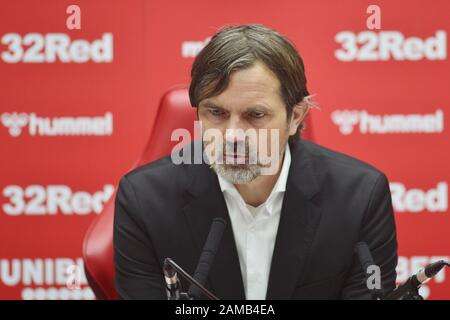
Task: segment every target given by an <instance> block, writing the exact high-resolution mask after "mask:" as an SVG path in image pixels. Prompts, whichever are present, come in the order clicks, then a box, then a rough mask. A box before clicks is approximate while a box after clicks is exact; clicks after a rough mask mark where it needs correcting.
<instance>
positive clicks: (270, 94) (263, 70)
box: [200, 62, 282, 108]
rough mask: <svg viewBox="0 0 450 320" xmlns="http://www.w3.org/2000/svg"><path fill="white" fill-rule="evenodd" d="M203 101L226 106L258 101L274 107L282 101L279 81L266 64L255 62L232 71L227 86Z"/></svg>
mask: <svg viewBox="0 0 450 320" xmlns="http://www.w3.org/2000/svg"><path fill="white" fill-rule="evenodd" d="M204 102H210V103H214V104H216V105H218V106H222V107H228V108H232V107H246V106H249V105H250V104H258V103H263V104H266V105H268V106H273V107H275V106H276V105H278V104H280V103H282V100H281V96H280V82H279V80H278V78H277V76H276V75H275V74H274V73H273V72H272V71H271V70H270V69H269V68H268V67H267V66H266V65H264V64H263V63H261V62H256V63H255V64H254V65H253V66H252V67H250V68H247V69H243V70H238V71H235V72H233V73H232V74H231V76H230V80H229V83H228V86H227V88H226V89H225V90H224V91H223V92H222V93H220V94H219V95H216V96H214V97H210V98H208V99H205V100H204ZM201 104H202V103H200V105H201Z"/></svg>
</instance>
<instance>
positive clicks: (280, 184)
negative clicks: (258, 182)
mask: <svg viewBox="0 0 450 320" xmlns="http://www.w3.org/2000/svg"><path fill="white" fill-rule="evenodd" d="M290 166H291V150H290V147H289V144H286V148H285V152H284V159H283V166H282V168H281V171H280V175H279V176H278V179H277V182H276V183H275V186H274V187H273V189H272V192H271V193H270V195H269V197H268V198H267V200H266V201H265V203H264V204H265V205H266V208H267V211H268V212H269V214H270V215H272V214H273V205H274V199H275V198H276V195H278V194H280V193H284V192H285V191H286V184H287V179H288V175H289V168H290ZM217 177H218V180H219V185H220V190H221V191H222V192H223V193H225V192H228V193H229V194H230V195H231V196H232V197H234V198H235V199H236V200H238V201H240V202H242V203H243V204H244V205H245V202H244V200H243V199H242V196H241V195H240V194H239V191H238V190H237V189H236V187H235V186H234V185H233V184H232V183H231V182H229V181H227V180H225V179H224V178H222V177H221V176H220V175H219V174H218V175H217Z"/></svg>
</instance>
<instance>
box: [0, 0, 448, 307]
mask: <svg viewBox="0 0 450 320" xmlns="http://www.w3.org/2000/svg"><path fill="white" fill-rule="evenodd" d="M71 4H76V5H78V6H79V8H80V9H81V29H80V30H69V29H68V28H67V26H66V20H67V18H68V17H69V16H70V14H68V13H66V9H67V7H68V6H69V5H71ZM370 4H373V3H372V2H369V1H360V0H346V1H298V0H289V1H263V2H261V1H256V0H251V1H250V0H249V1H237V0H236V1H226V2H223V1H211V0H208V1H206V0H198V1H166V0H165V1H162V0H151V1H142V0H132V1H131V0H129V1H118V0H117V1H106V0H102V1H99V0H97V1H76V3H73V2H72V1H61V0H46V1H4V2H3V3H2V6H1V10H0V113H1V114H0V117H1V119H0V120H1V123H0V143H1V149H0V150H1V169H0V174H1V176H0V190H1V194H0V239H1V242H0V299H22V298H23V299H41V298H47V299H48V298H50V299H53V298H62V299H91V298H92V297H93V295H92V292H91V291H90V289H89V288H88V286H87V285H86V281H85V278H84V275H83V274H82V272H81V277H80V278H78V277H76V276H75V278H73V277H72V276H73V275H77V272H78V271H77V270H78V269H76V268H74V269H73V270H72V271H70V270H69V272H67V271H68V270H67V267H68V266H70V265H76V266H78V267H79V269H80V270H81V269H82V268H81V267H82V261H81V259H80V257H81V242H82V239H83V236H84V233H85V231H86V229H87V227H88V226H89V224H90V223H91V221H92V220H93V219H94V218H95V217H96V215H97V214H98V213H99V212H101V210H102V207H103V204H104V203H105V202H106V200H107V199H108V198H109V197H111V196H112V194H113V191H114V187H115V186H116V184H117V182H118V180H119V178H120V177H121V176H122V175H123V174H124V173H125V171H127V170H128V168H129V167H130V166H131V165H132V163H133V162H134V161H135V160H136V158H137V157H138V156H139V155H140V153H141V151H142V149H143V147H144V145H145V143H146V140H147V138H148V134H149V132H150V130H151V128H152V126H153V121H154V117H155V112H156V108H157V106H158V102H159V99H160V97H161V96H162V94H163V93H164V92H165V91H166V90H167V89H168V88H169V87H171V86H173V85H175V84H183V83H185V84H187V83H189V80H190V78H189V70H190V66H191V64H192V61H193V57H194V56H195V54H196V52H198V50H199V49H201V47H202V45H203V44H204V43H205V41H207V38H208V37H210V36H211V35H212V34H213V33H214V32H215V31H216V30H217V29H218V28H220V27H221V26H223V25H225V24H238V23H263V24H266V25H268V26H271V27H274V28H276V29H277V30H279V31H280V32H281V33H283V34H285V35H287V36H288V37H289V38H290V39H291V40H292V41H293V42H294V43H295V44H296V46H297V48H298V50H299V52H300V54H301V55H302V57H303V59H304V62H305V65H306V72H307V77H308V83H309V91H310V92H311V93H313V94H316V100H317V101H318V103H319V105H320V110H313V112H312V114H311V117H312V119H311V120H312V128H313V129H314V137H315V140H316V142H318V143H319V144H322V145H324V146H327V147H330V148H332V149H336V150H339V151H342V152H344V153H347V154H350V155H352V156H355V157H357V158H360V159H362V160H365V161H368V162H370V163H372V164H373V165H375V166H377V167H378V168H379V169H381V170H382V171H384V172H385V173H386V174H387V176H388V178H389V180H390V181H391V190H392V195H393V203H394V209H395V212H396V213H395V214H396V222H397V227H398V241H399V255H400V257H399V265H398V279H397V280H398V281H399V282H402V281H404V280H406V278H407V277H408V276H409V275H410V274H412V273H413V272H416V271H417V270H418V268H420V267H421V266H423V265H424V264H426V263H429V262H430V261H432V260H435V259H439V258H443V259H447V260H448V259H449V256H450V240H449V237H448V230H449V229H450V217H449V211H448V182H449V179H450V169H449V163H450V152H449V142H448V141H449V133H448V129H447V126H448V120H447V114H446V113H447V112H448V111H449V110H450V96H449V94H448V83H449V80H450V79H449V75H450V65H449V60H448V52H447V51H448V44H447V33H448V30H449V27H450V20H449V19H448V12H449V11H450V3H449V2H448V1H446V0H440V1H439V0H435V1H432V2H430V1H411V0H409V1H395V2H393V1H377V2H376V4H377V5H378V6H379V9H380V13H381V15H380V16H381V25H380V28H379V29H369V28H368V26H367V23H366V22H367V19H368V17H369V16H370V14H368V13H367V12H366V10H367V7H368V6H369V5H370ZM174 116H176V115H174ZM74 270H75V271H74ZM71 277H72V278H71ZM73 279H79V280H80V281H81V283H79V287H80V290H71V289H70V288H71V284H73V283H76V281H75V280H73ZM67 284H69V286H68V285H67ZM421 292H422V294H423V295H424V296H425V297H426V298H427V299H449V298H450V281H449V280H447V275H446V273H445V271H442V272H441V273H440V274H439V275H438V276H437V277H436V278H435V279H433V280H432V281H431V282H429V283H427V284H426V286H425V287H424V288H423V289H422V291H421Z"/></svg>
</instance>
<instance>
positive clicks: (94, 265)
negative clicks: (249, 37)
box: [83, 86, 312, 299]
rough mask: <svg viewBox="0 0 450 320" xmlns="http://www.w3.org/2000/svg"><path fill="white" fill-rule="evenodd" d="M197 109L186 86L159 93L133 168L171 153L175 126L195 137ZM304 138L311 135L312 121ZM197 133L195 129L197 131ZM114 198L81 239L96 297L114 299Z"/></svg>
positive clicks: (87, 271) (86, 266)
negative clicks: (159, 97) (144, 140)
mask: <svg viewBox="0 0 450 320" xmlns="http://www.w3.org/2000/svg"><path fill="white" fill-rule="evenodd" d="M195 119H196V109H195V108H192V107H191V105H190V102H189V95H188V89H187V87H186V86H178V87H174V88H172V89H170V90H168V91H167V93H166V94H165V95H164V96H163V97H162V99H161V102H160V105H159V109H158V113H157V116H156V120H155V124H154V126H153V130H152V132H151V134H150V137H149V140H148V143H147V145H146V147H145V149H144V152H143V153H142V155H141V156H140V157H139V158H138V159H137V160H136V161H135V163H134V164H133V166H132V167H131V168H130V170H129V171H131V170H132V169H134V168H136V167H138V166H140V165H142V164H145V163H148V162H151V161H153V160H156V159H158V158H161V157H163V156H166V155H168V154H170V152H171V151H172V148H173V147H175V146H176V145H177V144H178V141H171V136H172V132H173V131H174V130H175V129H180V128H184V129H187V130H189V133H190V135H191V136H192V137H194V120H195ZM309 119H310V118H308V120H307V121H308V123H307V124H308V130H305V131H306V136H305V138H307V139H311V138H312V128H311V122H310V120H309ZM196 133H198V132H196ZM114 199H115V193H114V195H113V196H112V197H111V199H110V200H109V201H108V202H107V203H106V204H105V206H104V209H103V211H102V213H101V214H100V215H99V216H98V217H97V218H96V219H95V220H94V221H93V222H92V224H91V226H90V227H89V229H88V231H87V233H86V235H85V237H84V241H83V259H84V269H85V273H86V277H87V280H88V283H89V285H90V286H91V288H92V290H93V291H94V293H95V296H96V298H97V299H117V298H118V297H117V292H116V289H115V286H114V246H113V223H114Z"/></svg>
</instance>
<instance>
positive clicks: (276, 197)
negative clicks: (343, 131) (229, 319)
mask: <svg viewBox="0 0 450 320" xmlns="http://www.w3.org/2000/svg"><path fill="white" fill-rule="evenodd" d="M285 150H286V151H285V154H284V159H283V167H282V168H281V172H280V175H279V177H278V180H277V182H276V183H275V186H274V187H273V189H272V192H271V193H270V195H269V197H268V198H267V200H266V201H265V202H264V203H263V204H261V205H260V206H258V207H257V208H255V207H252V206H251V205H248V204H246V203H245V201H244V199H243V198H242V196H241V195H240V194H239V192H238V190H237V189H236V187H235V186H234V185H233V184H232V183H230V182H228V181H227V180H225V179H223V178H222V177H220V175H218V179H219V184H220V189H221V190H222V193H223V195H224V198H225V202H226V205H227V208H228V213H229V216H230V220H231V224H232V228H233V234H234V239H235V241H236V247H237V252H238V255H239V264H240V267H241V274H242V278H243V281H244V289H245V296H246V298H247V300H257V299H259V300H263V299H265V298H266V293H267V285H268V282H269V273H270V265H271V263H272V255H273V249H274V246H275V238H276V236H277V231H278V223H279V221H280V213H281V206H282V204H283V196H284V192H285V190H286V182H287V178H288V174H289V167H290V165H291V152H290V149H289V144H287V145H286V149H285Z"/></svg>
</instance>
